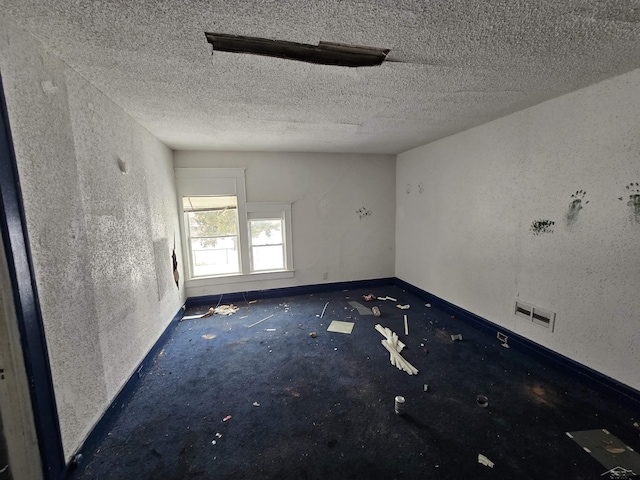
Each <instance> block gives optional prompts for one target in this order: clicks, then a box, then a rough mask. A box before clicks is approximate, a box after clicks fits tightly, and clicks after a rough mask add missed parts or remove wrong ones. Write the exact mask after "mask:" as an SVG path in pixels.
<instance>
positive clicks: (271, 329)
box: [264, 328, 276, 332]
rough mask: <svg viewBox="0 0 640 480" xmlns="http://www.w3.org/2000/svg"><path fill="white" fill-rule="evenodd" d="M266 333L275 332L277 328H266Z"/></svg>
mask: <svg viewBox="0 0 640 480" xmlns="http://www.w3.org/2000/svg"><path fill="white" fill-rule="evenodd" d="M264 331H265V332H275V331H276V329H275V328H265V329H264Z"/></svg>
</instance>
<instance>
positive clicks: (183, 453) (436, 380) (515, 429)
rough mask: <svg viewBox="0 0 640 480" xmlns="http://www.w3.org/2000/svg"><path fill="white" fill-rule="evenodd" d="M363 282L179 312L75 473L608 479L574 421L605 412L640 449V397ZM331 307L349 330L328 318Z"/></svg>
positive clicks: (584, 422) (602, 421)
mask: <svg viewBox="0 0 640 480" xmlns="http://www.w3.org/2000/svg"><path fill="white" fill-rule="evenodd" d="M366 293H369V291H368V290H362V289H353V290H349V291H337V292H332V293H322V294H316V295H301V296H292V297H284V298H277V299H266V300H258V301H257V302H255V303H249V302H248V301H242V302H237V305H238V306H239V307H240V309H239V311H238V312H237V313H235V314H233V315H231V316H228V317H221V316H218V315H214V316H212V317H209V318H205V319H197V320H183V321H181V322H180V323H179V324H178V326H177V328H176V329H175V330H174V332H173V334H172V336H171V338H170V339H169V340H168V342H167V344H166V345H165V346H164V348H163V350H162V351H161V353H160V354H159V355H158V357H157V359H156V361H155V364H154V365H153V366H152V367H151V368H150V370H149V371H148V373H147V374H146V375H145V376H144V377H143V378H142V379H141V380H140V383H139V385H138V387H137V390H136V392H135V393H134V395H133V397H132V398H131V400H130V402H129V403H128V404H127V406H126V407H125V408H124V409H123V410H122V411H121V412H120V413H119V415H118V417H117V418H116V419H115V421H114V422H113V425H112V426H111V428H110V430H109V433H108V435H106V436H105V438H104V439H103V440H102V442H101V444H100V445H99V447H98V448H97V449H96V450H95V451H94V452H90V453H89V454H88V457H89V458H87V459H86V461H85V462H83V464H82V465H81V468H80V469H79V470H77V471H76V472H74V474H73V475H72V478H73V479H77V480H80V479H110V480H116V479H163V480H171V479H176V480H177V479H185V478H202V479H209V478H211V479H232V478H233V479H254V478H269V479H276V478H277V479H395V478H398V479H400V478H407V479H413V478H434V479H436V478H437V479H463V478H465V479H494V480H495V479H514V478H518V479H529V478H530V479H545V480H552V479H563V480H566V479H599V478H609V476H607V475H605V476H601V475H602V474H603V473H604V472H605V470H606V469H605V468H604V467H603V466H602V465H601V464H600V463H598V462H597V461H596V460H594V459H593V458H592V457H591V456H590V455H589V454H587V453H586V452H585V451H583V450H582V449H581V448H580V446H579V445H577V444H576V443H575V442H574V441H572V440H571V439H570V438H569V437H567V435H566V434H565V432H568V431H579V430H591V429H601V428H606V429H607V430H609V431H610V432H611V433H612V434H613V435H615V436H617V437H618V438H619V439H620V440H622V441H623V442H625V443H626V444H627V445H629V446H631V447H632V448H634V449H635V450H640V431H638V430H637V429H636V428H635V427H634V426H633V423H634V422H635V421H638V413H640V412H638V411H635V412H634V411H633V410H632V409H631V408H628V407H626V406H625V405H621V404H619V403H617V402H616V400H615V399H614V398H611V397H608V396H607V395H604V394H602V393H599V392H598V391H594V390H592V389H591V388H590V387H589V386H587V385H585V384H583V383H581V382H580V381H579V380H578V379H577V378H575V377H571V376H568V375H566V374H564V373H563V372H560V371H558V370H556V369H555V368H553V367H552V366H550V365H548V364H545V363H541V362H539V361H538V360H536V359H533V358H531V357H529V356H528V355H526V354H525V353H523V352H520V351H518V350H517V349H516V348H511V349H507V348H504V347H503V346H501V342H499V341H498V340H497V339H496V338H495V337H493V336H491V335H489V334H486V333H484V332H481V331H479V330H476V329H474V328H473V327H472V326H471V325H469V324H467V323H465V322H463V321H461V320H459V319H456V318H451V314H450V313H449V312H447V311H444V310H442V309H439V308H437V307H436V306H434V307H431V308H429V307H426V306H425V304H424V302H421V301H420V300H419V299H418V298H417V297H415V296H413V295H411V294H409V293H406V292H404V291H402V290H401V289H400V288H398V287H395V286H390V287H385V288H377V289H373V293H374V294H376V295H377V296H386V295H389V296H391V297H394V298H396V299H397V300H398V301H397V302H392V301H373V302H364V301H363V299H362V295H363V294H366ZM247 300H249V301H250V300H251V298H247ZM349 301H358V302H360V303H362V304H363V305H365V306H366V307H372V306H378V307H379V308H380V310H381V313H382V315H381V316H380V317H374V316H367V315H360V314H359V313H358V311H357V310H356V309H354V308H353V307H352V306H350V305H349ZM326 302H329V305H328V307H327V309H326V312H325V315H324V317H323V318H319V315H320V313H321V312H322V309H323V307H324V305H325V303H326ZM222 303H223V304H224V303H225V301H224V298H223V299H222ZM397 304H410V305H411V307H410V309H408V310H400V309H398V308H397V307H396V305H397ZM206 310H207V307H204V308H200V309H197V310H193V309H192V310H191V311H189V312H187V314H190V313H195V312H204V311H206ZM404 314H407V315H408V320H409V335H408V336H406V335H405V334H404V321H403V315H404ZM269 315H273V316H272V317H271V318H269V319H268V320H266V321H264V322H262V323H260V324H258V325H256V326H254V327H251V328H248V325H251V324H253V323H255V322H257V321H259V320H261V319H263V318H266V317H268V316H269ZM332 320H341V321H349V322H354V323H355V325H354V328H353V332H352V333H351V334H350V335H347V334H342V333H332V332H327V331H326V330H327V327H328V326H329V324H330V322H331V321H332ZM376 323H380V324H381V325H382V326H385V327H389V328H390V329H391V330H393V331H394V332H396V333H397V334H398V335H399V337H400V339H401V340H402V341H403V342H404V343H406V345H407V348H406V349H405V350H404V351H403V352H402V354H403V356H404V357H405V358H406V359H407V360H408V361H409V362H410V363H411V364H413V365H414V366H415V367H416V368H417V369H418V370H419V373H418V374H417V375H415V376H410V375H408V374H407V373H405V372H402V371H400V370H397V369H396V368H395V367H393V366H392V365H391V364H390V362H389V354H388V352H387V350H385V349H384V347H383V346H382V345H381V343H380V341H381V340H382V338H383V337H382V336H381V335H380V334H379V333H378V332H377V331H376V330H375V329H374V326H375V324H376ZM271 329H273V331H271ZM311 332H316V333H317V337H316V338H312V337H310V335H309V334H310V333H311ZM452 334H461V335H462V341H452V340H451V335H452ZM425 384H427V385H428V391H426V392H425V391H424V385H425ZM479 394H482V395H485V396H487V397H488V399H489V405H488V406H487V407H486V408H481V407H480V406H478V404H477V402H476V397H477V395H479ZM396 395H403V396H404V397H405V399H406V413H405V415H404V416H398V415H396V414H395V413H394V397H395V396H396ZM254 402H255V405H254ZM258 405H259V406H258ZM225 419H226V420H225ZM478 454H483V455H485V456H486V457H487V458H488V459H490V460H491V461H492V462H493V463H494V467H493V468H489V467H487V466H484V465H482V464H480V463H478ZM622 455H624V454H622Z"/></svg>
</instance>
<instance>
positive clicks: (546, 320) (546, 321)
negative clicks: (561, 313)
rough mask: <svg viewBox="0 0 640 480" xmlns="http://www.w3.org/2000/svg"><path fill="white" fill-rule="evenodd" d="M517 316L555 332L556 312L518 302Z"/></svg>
mask: <svg viewBox="0 0 640 480" xmlns="http://www.w3.org/2000/svg"><path fill="white" fill-rule="evenodd" d="M515 314H516V315H517V316H519V317H522V318H526V319H527V320H529V321H531V322H533V323H535V324H536V325H540V326H541V327H544V328H548V329H549V330H551V331H552V332H553V327H554V324H555V321H556V314H555V313H554V312H550V311H549V310H545V309H544V308H540V307H535V306H533V305H529V304H527V303H523V302H521V301H516V307H515Z"/></svg>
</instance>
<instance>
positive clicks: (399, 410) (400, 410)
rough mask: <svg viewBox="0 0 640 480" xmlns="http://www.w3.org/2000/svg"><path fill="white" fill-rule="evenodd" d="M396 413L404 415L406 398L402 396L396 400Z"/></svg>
mask: <svg viewBox="0 0 640 480" xmlns="http://www.w3.org/2000/svg"><path fill="white" fill-rule="evenodd" d="M395 411H396V414H398V415H404V397H402V396H400V395H398V396H397V397H396V399H395Z"/></svg>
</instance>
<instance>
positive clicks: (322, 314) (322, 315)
mask: <svg viewBox="0 0 640 480" xmlns="http://www.w3.org/2000/svg"><path fill="white" fill-rule="evenodd" d="M328 305H329V302H327V303H325V304H324V308H323V309H322V313H321V314H320V318H322V317H324V312H326V311H327V306H328Z"/></svg>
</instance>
